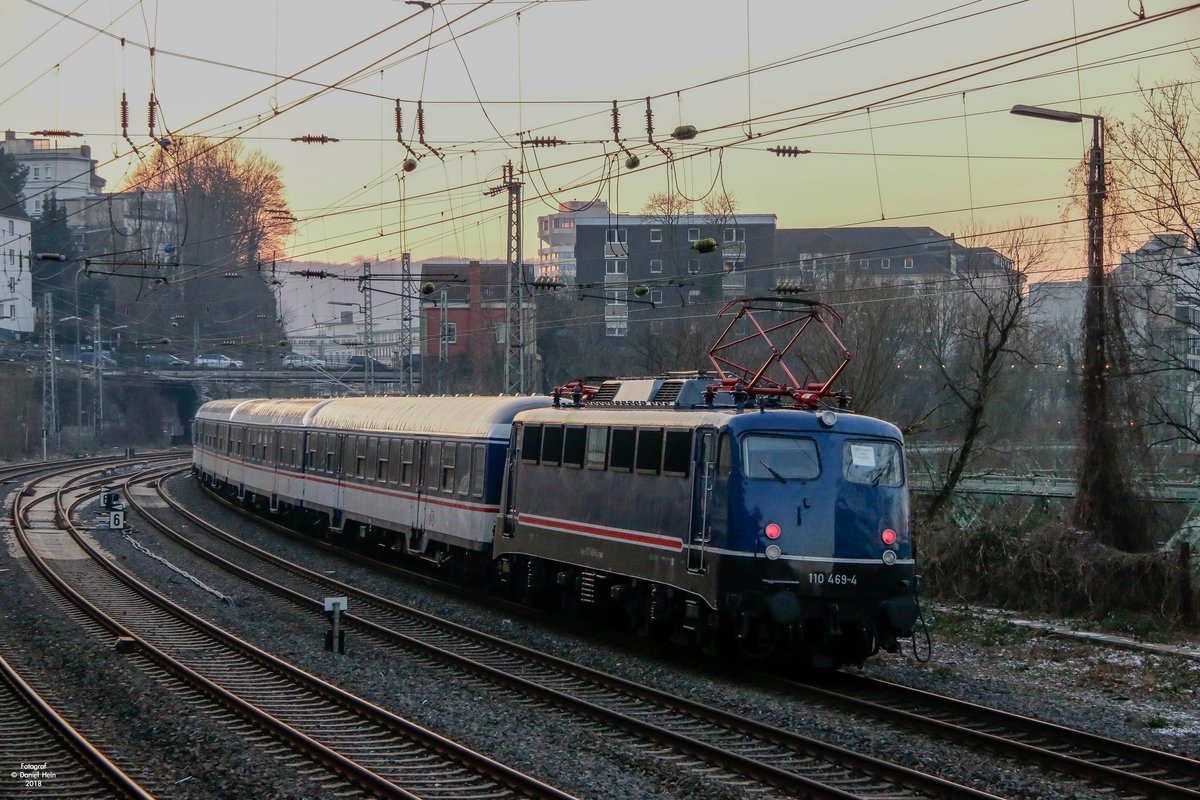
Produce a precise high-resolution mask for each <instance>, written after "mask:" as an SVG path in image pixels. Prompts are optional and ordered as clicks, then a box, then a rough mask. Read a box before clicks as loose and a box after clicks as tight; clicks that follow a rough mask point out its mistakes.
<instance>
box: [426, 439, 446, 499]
mask: <svg viewBox="0 0 1200 800" xmlns="http://www.w3.org/2000/svg"><path fill="white" fill-rule="evenodd" d="M441 474H442V443H441V442H429V443H428V444H426V445H425V480H424V482H425V488H427V489H436V488H437V487H438V479H439V476H440V475H441Z"/></svg>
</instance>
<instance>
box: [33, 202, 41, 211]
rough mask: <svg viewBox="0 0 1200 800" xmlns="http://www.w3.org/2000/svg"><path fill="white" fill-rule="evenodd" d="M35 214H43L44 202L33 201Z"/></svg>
mask: <svg viewBox="0 0 1200 800" xmlns="http://www.w3.org/2000/svg"><path fill="white" fill-rule="evenodd" d="M33 213H35V214H40V213H42V201H41V200H34V201H33Z"/></svg>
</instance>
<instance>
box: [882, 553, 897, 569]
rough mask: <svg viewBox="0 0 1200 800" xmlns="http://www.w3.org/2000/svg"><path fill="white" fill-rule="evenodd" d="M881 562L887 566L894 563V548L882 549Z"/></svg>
mask: <svg viewBox="0 0 1200 800" xmlns="http://www.w3.org/2000/svg"><path fill="white" fill-rule="evenodd" d="M883 563H884V564H887V565H888V566H889V567H890V566H891V565H892V564H895V563H896V551H895V550H884V551H883Z"/></svg>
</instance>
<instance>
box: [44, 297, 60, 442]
mask: <svg viewBox="0 0 1200 800" xmlns="http://www.w3.org/2000/svg"><path fill="white" fill-rule="evenodd" d="M42 348H43V351H42V356H43V365H42V460H43V461H45V460H47V458H48V456H47V445H48V444H49V440H50V431H56V430H58V405H57V402H58V401H57V399H56V398H57V397H58V392H57V391H56V388H55V385H54V296H53V295H52V294H50V292H46V300H45V311H44V313H43V316H42Z"/></svg>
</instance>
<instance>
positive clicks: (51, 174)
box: [0, 131, 105, 218]
mask: <svg viewBox="0 0 1200 800" xmlns="http://www.w3.org/2000/svg"><path fill="white" fill-rule="evenodd" d="M0 146H2V147H3V148H4V150H5V152H7V153H8V154H9V155H11V156H12V157H13V158H15V159H16V160H17V162H18V163H20V164H22V165H24V166H26V167H28V168H29V174H28V175H27V176H26V177H25V192H24V196H25V213H26V215H28V216H29V217H31V218H36V217H38V216H40V215H41V213H42V203H43V202H44V201H45V199H46V198H47V197H48V196H49V195H50V194H51V193H53V194H54V196H55V198H56V199H57V200H58V201H59V202H62V201H63V200H72V199H75V198H78V197H86V196H87V195H98V194H100V193H101V192H103V191H104V184H105V180H104V179H103V178H101V177H100V176H99V175H97V174H96V160H95V159H94V158H92V148H91V147H90V146H89V145H86V144H85V145H77V146H75V147H60V146H59V143H58V140H57V139H51V138H36V139H20V138H17V135H16V134H15V133H14V132H13V131H5V132H4V143H3V145H0Z"/></svg>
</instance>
